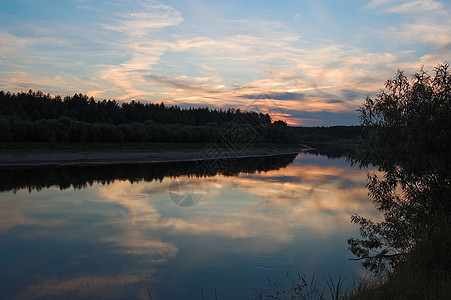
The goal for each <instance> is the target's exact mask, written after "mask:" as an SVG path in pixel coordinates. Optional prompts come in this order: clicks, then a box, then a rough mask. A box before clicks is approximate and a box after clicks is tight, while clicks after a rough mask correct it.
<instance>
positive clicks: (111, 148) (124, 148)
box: [0, 142, 300, 154]
mask: <svg viewBox="0 0 451 300" xmlns="http://www.w3.org/2000/svg"><path fill="white" fill-rule="evenodd" d="M210 144H211V143H39V142H24V143H0V154H37V153H69V152H83V153H95V152H168V151H181V152H193V151H202V150H204V149H205V148H206V147H208V146H209V145H210ZM215 147H218V148H219V149H222V150H224V151H227V150H284V149H298V148H300V145H299V144H269V143H264V144H251V145H249V144H227V145H226V144H215Z"/></svg>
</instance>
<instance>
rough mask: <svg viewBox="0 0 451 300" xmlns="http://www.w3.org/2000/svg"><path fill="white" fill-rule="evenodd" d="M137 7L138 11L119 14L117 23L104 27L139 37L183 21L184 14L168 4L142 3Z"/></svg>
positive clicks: (104, 25)
mask: <svg viewBox="0 0 451 300" xmlns="http://www.w3.org/2000/svg"><path fill="white" fill-rule="evenodd" d="M135 9H137V11H136V10H135V11H134V12H128V13H120V14H118V15H117V18H116V21H115V24H103V27H104V28H106V29H109V30H114V31H118V32H121V33H124V34H126V35H128V36H131V37H134V38H138V37H144V36H145V35H148V34H149V33H151V32H152V31H154V30H156V29H161V28H164V27H168V26H175V25H178V24H180V23H181V22H182V21H183V17H182V14H181V13H180V12H179V11H178V10H176V9H174V8H173V7H171V6H168V5H163V4H154V3H150V4H144V3H140V5H139V7H137V8H136V7H135Z"/></svg>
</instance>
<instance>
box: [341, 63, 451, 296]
mask: <svg viewBox="0 0 451 300" xmlns="http://www.w3.org/2000/svg"><path fill="white" fill-rule="evenodd" d="M385 87H386V90H384V91H382V92H380V93H379V94H378V95H377V96H376V98H375V99H374V100H373V99H371V98H369V97H368V98H367V99H366V101H365V103H364V104H363V105H362V107H361V108H360V109H359V111H360V118H361V121H362V125H363V126H364V130H365V132H366V137H365V139H364V142H363V146H362V148H361V149H360V151H359V156H358V157H357V158H355V162H358V163H359V164H361V165H362V166H366V165H368V164H369V163H373V164H375V165H376V166H378V167H379V171H380V172H381V174H382V175H376V174H369V176H368V189H369V196H370V197H371V198H372V199H373V202H374V204H375V206H376V208H377V209H379V210H380V211H381V212H382V214H383V216H384V220H382V221H380V222H374V221H372V220H369V219H367V218H364V217H361V216H352V218H351V220H352V222H354V223H356V224H359V225H360V232H361V238H350V239H349V240H348V244H349V246H350V250H351V252H352V253H354V254H355V255H356V256H357V259H358V260H363V265H364V266H365V267H367V268H368V269H370V270H372V271H373V272H374V273H375V274H385V275H387V276H389V278H399V276H400V274H404V275H403V276H406V274H414V276H415V278H413V277H412V278H413V279H412V280H418V281H423V282H427V283H429V284H432V283H434V284H436V287H437V286H438V287H439V288H435V289H434V290H435V291H437V290H438V291H439V290H440V288H441V286H440V284H441V283H443V282H447V284H448V285H449V282H450V281H449V280H450V278H451V255H450V253H451V198H450V195H451V171H450V170H451V169H450V167H451V155H450V154H449V151H450V149H451V73H450V68H449V64H447V63H444V64H440V65H438V66H437V67H436V68H435V70H434V75H433V76H429V75H428V74H427V73H426V72H425V71H423V69H421V70H420V71H419V72H417V73H416V74H415V75H413V76H412V77H411V78H407V77H406V76H405V75H404V72H402V71H398V72H397V74H396V77H395V78H394V79H390V80H388V81H387V82H386V85H385ZM410 276H413V275H410ZM409 284H410V285H412V284H414V283H412V282H410V283H409ZM400 288H401V287H400ZM434 295H435V294H434Z"/></svg>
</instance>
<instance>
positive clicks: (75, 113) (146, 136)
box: [0, 90, 298, 143]
mask: <svg viewBox="0 0 451 300" xmlns="http://www.w3.org/2000/svg"><path fill="white" fill-rule="evenodd" d="M224 131H228V132H233V133H234V137H233V138H234V140H233V142H237V143H245V142H249V141H252V142H253V143H294V142H297V141H298V137H297V135H296V133H295V132H294V131H293V130H292V129H291V128H289V127H288V126H287V124H286V123H285V122H284V121H280V120H278V121H273V120H272V119H271V116H270V115H269V114H263V113H261V112H260V113H258V112H251V111H246V112H242V111H241V110H239V109H233V108H229V109H228V110H222V109H209V108H207V107H199V108H180V107H178V106H166V105H165V104H164V103H159V104H158V103H146V104H143V103H140V102H136V101H131V102H125V103H119V102H117V101H115V100H103V101H96V100H94V98H93V97H88V96H87V95H83V94H74V95H73V96H66V97H64V98H62V97H61V96H51V95H50V94H45V93H43V92H41V91H37V92H34V91H32V90H30V91H29V92H20V93H17V94H14V93H13V94H11V93H10V92H4V91H0V142H74V143H87V142H119V143H123V142H194V143H199V142H200V143H202V142H217V141H218V139H219V138H220V137H221V135H222V134H223V133H224Z"/></svg>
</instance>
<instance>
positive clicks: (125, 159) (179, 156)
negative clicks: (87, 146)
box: [0, 144, 303, 167]
mask: <svg viewBox="0 0 451 300" xmlns="http://www.w3.org/2000/svg"><path fill="white" fill-rule="evenodd" d="M302 150H303V149H302V147H301V146H299V147H296V148H287V149H283V148H282V149H274V148H268V149H233V148H231V149H230V150H228V151H225V150H224V149H222V148H216V147H214V144H210V145H205V147H204V149H200V150H196V151H180V150H177V151H156V152H151V151H149V152H118V151H105V152H79V151H76V152H49V153H18V154H12V153H7V154H0V167H26V166H31V167H33V166H48V165H101V164H143V163H172V162H186V161H201V160H215V159H219V160H221V159H222V160H224V159H244V158H254V157H269V156H278V155H288V154H297V153H300V152H301V151H302Z"/></svg>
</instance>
